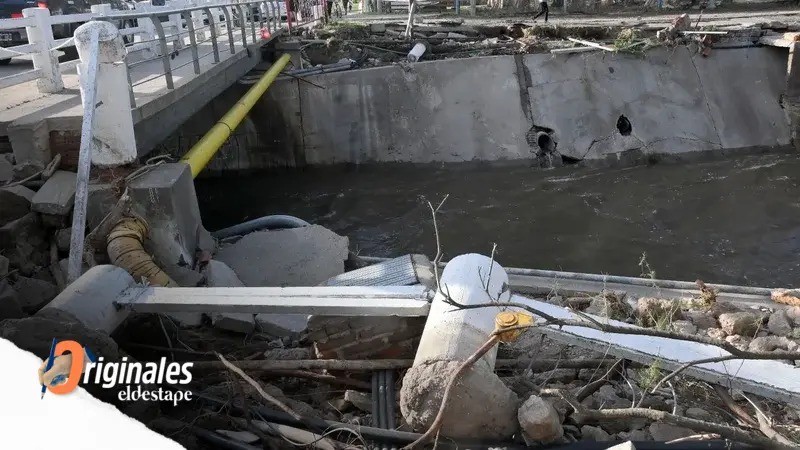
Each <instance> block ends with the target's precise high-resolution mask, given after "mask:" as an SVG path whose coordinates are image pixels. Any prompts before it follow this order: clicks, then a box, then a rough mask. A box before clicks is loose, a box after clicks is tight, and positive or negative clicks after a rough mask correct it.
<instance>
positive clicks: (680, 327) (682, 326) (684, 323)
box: [670, 320, 697, 334]
mask: <svg viewBox="0 0 800 450" xmlns="http://www.w3.org/2000/svg"><path fill="white" fill-rule="evenodd" d="M670 326H671V327H672V331H674V332H676V333H682V334H695V333H697V326H695V325H694V324H693V323H692V322H690V321H688V320H676V321H675V322H672V324H670Z"/></svg>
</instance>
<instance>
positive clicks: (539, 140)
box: [536, 133, 556, 153]
mask: <svg viewBox="0 0 800 450" xmlns="http://www.w3.org/2000/svg"><path fill="white" fill-rule="evenodd" d="M536 145H538V146H539V148H540V149H541V152H542V153H553V151H555V149H556V143H555V142H554V141H553V138H551V137H550V135H549V134H547V133H539V134H538V135H537V136H536Z"/></svg>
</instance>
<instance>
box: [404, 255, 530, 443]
mask: <svg viewBox="0 0 800 450" xmlns="http://www.w3.org/2000/svg"><path fill="white" fill-rule="evenodd" d="M490 274H491V275H490ZM439 284H440V289H441V291H440V292H437V293H436V296H435V297H434V299H433V302H432V304H431V309H430V312H429V313H428V320H427V322H426V323H425V329H424V330H423V332H422V339H421V340H420V343H419V347H418V348H417V354H416V357H415V358H414V365H413V366H412V367H411V369H409V370H408V372H406V375H405V377H404V378H403V387H402V389H401V390H400V410H401V412H402V413H403V417H404V418H405V419H406V422H407V423H408V424H409V425H411V427H412V428H414V430H415V431H424V430H425V429H427V428H428V427H429V426H430V424H431V423H432V421H433V419H434V417H436V414H437V412H438V410H439V406H440V403H441V393H442V392H444V389H445V388H446V387H447V384H448V383H449V381H450V379H451V377H452V375H453V373H454V372H455V371H456V370H457V368H458V367H459V366H460V365H461V363H462V362H463V361H464V360H466V359H467V358H469V356H471V355H472V354H473V353H475V351H476V350H477V349H478V348H479V347H481V346H482V345H483V344H484V343H485V342H486V341H487V340H488V339H489V336H490V335H491V333H492V331H494V319H495V316H496V315H497V313H499V312H501V311H502V309H501V307H500V306H497V307H487V308H478V309H458V308H457V307H455V306H451V305H450V304H449V303H446V302H445V299H446V297H445V293H446V294H447V295H448V296H449V297H450V298H452V299H453V300H455V301H456V302H458V303H461V304H465V305H475V304H482V303H492V302H494V301H496V300H499V302H500V303H499V304H502V303H506V302H508V301H509V298H510V293H509V292H507V291H506V292H501V291H502V290H503V286H504V285H507V284H508V275H507V274H506V272H505V270H503V268H502V267H500V265H499V264H497V263H492V261H491V259H490V258H488V257H486V256H483V255H477V254H468V255H461V256H458V257H456V258H454V259H453V260H451V261H450V262H449V263H448V264H447V267H445V269H444V272H443V273H442V277H441V280H440V282H439ZM487 292H489V293H491V294H492V295H491V296H490V295H489V294H488V293H487ZM496 356H497V347H495V348H493V349H492V350H490V351H489V352H487V353H486V354H485V355H484V356H483V358H481V359H480V360H478V361H477V362H476V363H475V365H474V366H473V367H472V368H471V369H470V370H468V371H466V372H465V374H464V375H463V376H462V378H460V379H459V382H458V383H456V384H455V385H454V386H453V388H452V390H451V393H450V398H451V401H450V404H449V406H448V409H447V410H446V419H445V420H444V422H443V425H442V431H441V433H442V435H443V436H448V437H453V438H474V439H478V438H487V439H488V438H498V439H504V438H508V437H510V436H512V435H513V434H514V433H515V432H516V430H517V428H518V424H517V420H516V416H517V405H518V399H517V396H516V394H514V392H512V391H511V390H510V389H508V387H506V386H505V384H503V382H502V380H500V378H498V377H497V375H495V373H494V362H495V358H496Z"/></svg>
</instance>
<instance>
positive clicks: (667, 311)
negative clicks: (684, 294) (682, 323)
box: [636, 297, 682, 326]
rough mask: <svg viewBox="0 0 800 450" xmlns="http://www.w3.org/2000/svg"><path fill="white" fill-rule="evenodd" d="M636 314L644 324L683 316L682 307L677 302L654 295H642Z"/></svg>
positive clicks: (678, 318) (637, 304)
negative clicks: (654, 296)
mask: <svg viewBox="0 0 800 450" xmlns="http://www.w3.org/2000/svg"><path fill="white" fill-rule="evenodd" d="M636 316H637V317H638V318H639V321H640V322H642V324H643V325H644V326H652V325H655V324H656V323H657V322H660V321H662V320H664V321H669V322H672V321H675V320H680V319H681V318H682V314H681V308H680V306H679V305H678V304H677V303H676V302H673V301H670V300H665V299H660V298H652V297H642V298H640V299H639V301H637V302H636Z"/></svg>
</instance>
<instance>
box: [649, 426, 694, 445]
mask: <svg viewBox="0 0 800 450" xmlns="http://www.w3.org/2000/svg"><path fill="white" fill-rule="evenodd" d="M648 431H650V435H651V436H653V440H654V441H674V440H675V439H680V438H682V437H686V436H692V435H693V434H697V432H695V431H693V430H690V429H688V428H683V427H679V426H675V425H670V424H668V423H661V422H654V423H652V424H650V428H648Z"/></svg>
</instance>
